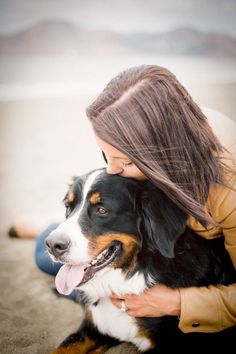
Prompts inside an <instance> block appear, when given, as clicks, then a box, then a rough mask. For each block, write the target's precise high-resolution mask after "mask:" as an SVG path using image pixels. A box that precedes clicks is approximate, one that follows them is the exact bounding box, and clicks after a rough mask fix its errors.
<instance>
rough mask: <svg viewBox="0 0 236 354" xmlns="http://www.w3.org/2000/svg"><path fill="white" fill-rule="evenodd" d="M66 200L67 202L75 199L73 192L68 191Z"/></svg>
mask: <svg viewBox="0 0 236 354" xmlns="http://www.w3.org/2000/svg"><path fill="white" fill-rule="evenodd" d="M67 200H68V202H69V203H73V201H74V200H75V195H74V193H73V192H69V193H68V195H67Z"/></svg>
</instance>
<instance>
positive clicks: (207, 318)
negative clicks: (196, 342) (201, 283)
mask: <svg viewBox="0 0 236 354" xmlns="http://www.w3.org/2000/svg"><path fill="white" fill-rule="evenodd" d="M212 290H213V291H212ZM215 290H216V288H215V287H214V289H210V287H209V288H208V287H199V288H196V287H191V288H181V289H180V298H181V314H180V317H179V328H180V329H181V331H182V332H184V333H189V332H208V333H210V332H218V331H220V330H221V329H222V320H221V314H220V310H219V308H220V306H219V299H218V296H217V291H215Z"/></svg>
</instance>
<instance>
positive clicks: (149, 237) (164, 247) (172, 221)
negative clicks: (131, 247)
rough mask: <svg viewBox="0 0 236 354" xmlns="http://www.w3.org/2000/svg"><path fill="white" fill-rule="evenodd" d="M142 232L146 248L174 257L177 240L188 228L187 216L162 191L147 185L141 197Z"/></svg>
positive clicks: (140, 226) (139, 207) (139, 203)
mask: <svg viewBox="0 0 236 354" xmlns="http://www.w3.org/2000/svg"><path fill="white" fill-rule="evenodd" d="M138 205H139V206H138V210H139V215H140V225H139V228H140V232H141V233H142V236H143V243H144V244H145V247H147V249H149V250H150V251H152V252H155V251H159V252H160V253H161V254H162V255H163V256H164V257H167V258H173V257H174V247H175V243H176V241H177V239H178V238H179V237H180V236H181V235H182V234H183V232H184V230H185V228H186V215H185V213H184V212H183V211H182V210H180V209H179V208H178V207H177V206H176V205H175V204H174V203H173V202H172V201H171V200H170V199H169V198H168V197H167V196H166V195H165V194H164V193H163V192H162V191H160V190H159V189H158V188H156V187H155V186H153V185H151V184H149V183H147V185H146V187H145V188H144V190H143V192H142V193H141V196H139V202H138Z"/></svg>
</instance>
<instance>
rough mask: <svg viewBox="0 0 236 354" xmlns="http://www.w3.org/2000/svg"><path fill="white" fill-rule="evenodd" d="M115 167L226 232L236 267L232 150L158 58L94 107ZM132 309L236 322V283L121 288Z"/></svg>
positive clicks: (192, 221) (199, 224) (194, 323)
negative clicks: (139, 290) (136, 291)
mask: <svg viewBox="0 0 236 354" xmlns="http://www.w3.org/2000/svg"><path fill="white" fill-rule="evenodd" d="M87 115H88V117H89V119H90V121H91V124H92V127H93V130H94V133H95V136H96V140H97V143H98V146H99V147H100V148H101V150H102V151H103V152H104V154H105V156H106V159H107V164H108V165H107V172H108V173H110V174H119V175H121V176H124V177H133V178H138V179H144V178H148V179H150V180H151V181H152V182H153V183H154V184H155V185H156V186H158V187H159V188H160V189H161V190H162V191H163V192H164V193H165V194H166V195H167V196H168V197H169V198H170V199H171V200H172V201H173V202H174V203H175V204H176V205H178V206H179V207H180V208H181V209H182V210H184V211H185V212H186V213H187V214H188V215H189V218H188V221H187V224H188V226H189V227H190V228H192V229H193V230H195V231H196V232H197V233H198V234H199V237H201V236H202V237H206V238H213V237H217V236H219V235H220V234H221V233H223V234H224V237H225V247H226V249H227V251H228V253H229V255H230V257H231V259H232V262H233V264H234V265H235V267H236V192H235V185H236V177H235V170H234V166H233V163H232V160H231V159H230V156H229V154H228V153H227V151H226V150H225V149H224V147H223V146H222V145H221V143H220V141H219V140H218V138H217V137H216V136H215V135H214V133H213V131H212V129H211V128H210V126H209V124H208V121H207V119H206V117H205V115H204V114H203V112H202V111H201V109H200V108H199V107H198V106H197V104H196V103H195V102H194V101H193V100H192V98H191V97H190V95H189V94H188V92H187V91H186V90H185V89H184V88H183V86H182V85H181V84H180V83H179V82H178V80H177V79H176V78H175V76H174V75H173V74H172V73H171V72H169V71H168V70H166V69H165V68H162V67H158V66H155V65H147V66H145V65H144V66H139V67H134V68H131V69H128V70H126V71H124V72H122V73H121V74H120V75H118V76H117V77H115V78H114V79H113V80H111V82H110V83H109V84H108V85H107V87H106V88H105V89H104V91H103V92H102V93H101V94H100V95H99V96H98V97H97V98H96V100H95V101H94V102H93V103H92V104H91V105H90V106H89V107H88V108H87ZM112 301H113V303H114V305H115V306H117V307H120V308H121V307H124V306H125V308H126V310H127V313H128V314H129V315H130V316H135V317H139V316H141V317H143V316H144V317H158V316H163V315H175V316H179V327H180V329H181V330H182V331H183V332H193V331H194V332H216V331H220V330H222V329H224V328H227V327H231V326H235V325H236V284H233V285H230V286H227V287H226V286H210V287H208V288H206V287H201V288H187V289H179V290H173V289H169V288H167V287H165V286H163V285H155V286H154V287H153V288H151V289H148V290H147V291H145V292H144V293H143V294H141V295H140V296H137V295H124V296H123V297H122V298H119V297H117V296H116V295H115V294H114V296H113V297H112Z"/></svg>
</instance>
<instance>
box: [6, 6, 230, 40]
mask: <svg viewBox="0 0 236 354" xmlns="http://www.w3.org/2000/svg"><path fill="white" fill-rule="evenodd" d="M45 20H64V21H67V22H69V23H74V24H76V25H80V26H83V27H86V28H90V29H112V30H115V31H120V32H128V31H165V30H168V29H172V28H175V27H179V26H194V27H195V28H197V29H200V30H206V31H211V32H212V31H213V32H225V33H229V34H231V35H234V36H236V0H0V33H9V32H16V31H18V30H19V29H23V28H26V27H29V26H30V25H32V24H35V23H37V22H40V21H45Z"/></svg>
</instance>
